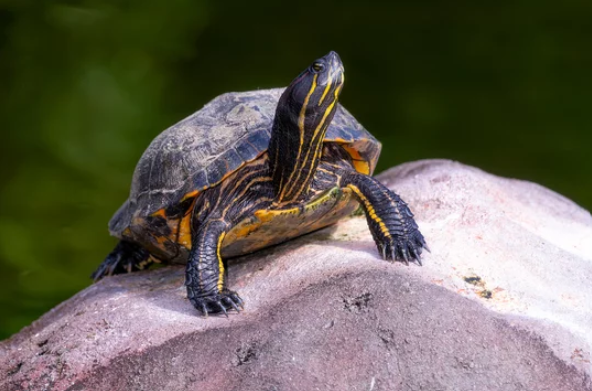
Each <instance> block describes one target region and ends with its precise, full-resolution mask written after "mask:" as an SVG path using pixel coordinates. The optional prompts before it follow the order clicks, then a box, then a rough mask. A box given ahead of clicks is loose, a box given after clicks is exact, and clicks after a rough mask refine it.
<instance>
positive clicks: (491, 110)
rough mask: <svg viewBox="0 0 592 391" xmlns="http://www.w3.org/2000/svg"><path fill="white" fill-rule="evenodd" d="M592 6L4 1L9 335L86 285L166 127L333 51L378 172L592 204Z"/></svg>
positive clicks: (2, 253)
mask: <svg viewBox="0 0 592 391" xmlns="http://www.w3.org/2000/svg"><path fill="white" fill-rule="evenodd" d="M590 15H592V3H590V2H589V1H583V0H582V1H575V0H567V1H564V2H562V3H561V5H560V6H558V4H557V3H556V2H551V1H544V0H543V1H541V0H539V1H521V2H496V3H483V2H479V3H475V2H469V1H461V2H456V3H450V2H443V1H420V2H417V1H392V2H378V1H377V2H361V1H355V2H351V1H345V2H336V1H333V2H332V1H326V2H323V3H319V4H315V3H311V2H308V3H304V5H303V6H299V5H298V4H297V3H294V2H277V1H258V2H215V1H204V0H202V1H198V0H170V1H167V2H163V1H157V0H135V1H133V0H127V1H122V0H119V1H106V0H80V1H74V0H71V1H66V0H64V1H57V0H29V1H27V0H12V1H10V0H9V1H6V0H5V1H2V2H0V59H1V61H0V86H1V88H2V94H0V116H1V119H2V125H1V128H2V134H1V135H2V142H1V143H0V167H1V168H0V170H1V172H2V179H3V180H2V182H0V203H1V208H0V267H1V269H2V272H1V273H0V290H1V294H0V308H1V311H2V312H1V316H0V338H4V337H7V336H9V335H10V334H11V333H14V332H16V331H18V330H19V329H20V328H21V327H23V326H25V325H27V324H28V323H30V322H31V321H32V320H33V319H35V318H37V317H38V316H39V315H41V314H42V313H43V312H45V311H47V310H48V309H49V308H51V307H53V306H54V305H56V304H57V303H59V302H60V301H62V300H64V299H66V298H68V297H70V296H71V295H72V294H74V293H75V292H76V291H78V290H80V289H82V288H84V287H85V286H87V285H88V284H90V280H89V278H88V276H89V275H90V273H91V272H92V271H93V270H94V268H95V267H96V266H97V265H98V264H99V263H100V262H101V261H102V259H103V258H104V256H105V254H106V253H108V252H109V251H110V250H111V248H112V246H113V245H114V244H115V240H114V239H113V238H110V237H109V236H108V234H107V230H106V223H107V221H108V220H109V218H110V217H111V214H112V213H113V212H114V211H115V210H116V209H117V208H118V206H119V205H120V204H121V202H122V201H123V200H125V198H126V196H127V194H128V191H129V183H130V179H131V175H132V172H133V168H134V166H135V163H136V162H137V160H138V158H139V157H140V155H141V153H142V151H143V150H144V148H145V147H146V146H147V145H148V143H149V142H150V140H151V139H152V138H153V137H154V136H155V135H156V134H158V133H159V132H160V131H161V130H162V129H164V128H166V127H168V126H169V125H171V124H173V123H175V122H176V121H178V120H180V119H182V118H184V117H185V116H187V115H188V114H190V113H191V112H193V111H195V110H197V109H199V108H200V107H201V106H202V105H203V104H205V103H206V102H207V101H208V100H210V99H211V98H213V97H214V96H216V95H218V94H220V93H223V92H227V91H240V90H249V89H256V88H268V87H275V86H281V85H286V84H287V83H289V82H290V81H291V79H292V78H293V77H294V76H295V75H296V74H298V72H300V70H301V69H302V68H303V67H305V66H306V65H307V64H308V63H309V62H310V61H311V60H313V59H314V58H316V57H318V56H320V55H323V54H325V53H326V52H327V51H328V50H336V51H337V52H339V54H340V55H341V57H342V59H343V61H344V63H345V67H346V75H347V78H346V87H345V90H344V93H343V95H342V96H343V98H342V103H343V104H344V105H345V106H346V107H348V109H349V110H350V111H351V112H352V113H353V114H354V115H355V116H356V117H357V118H358V119H359V120H360V121H361V122H362V123H363V124H364V125H365V126H366V128H367V129H369V130H370V131H371V132H372V133H374V134H375V135H376V136H377V137H378V138H379V139H380V140H381V141H382V142H383V144H384V149H383V156H382V158H381V161H380V164H379V170H381V169H385V168H387V167H389V166H392V165H395V164H398V163H401V162H403V161H406V160H415V159H422V158H449V159H455V160H460V161H462V162H464V163H467V164H472V165H475V166H478V167H481V168H483V169H485V170H487V171H490V172H493V173H496V174H499V175H505V176H510V177H516V178H523V179H528V180H532V181H535V182H539V183H541V184H543V185H545V186H548V187H550V188H552V189H554V190H556V191H559V192H560V193H562V194H564V195H566V196H568V197H570V198H572V199H574V200H575V201H576V202H578V203H579V204H581V205H582V206H584V207H586V208H588V209H590V208H591V207H592V186H590V181H589V178H590V174H589V173H590V171H591V170H592V160H591V159H589V155H588V153H589V149H590V145H592V133H591V132H590V129H591V125H592V118H591V112H590V102H591V101H592V78H591V77H590V74H589V72H590V71H589V70H590V69H592V51H590V48H589V45H590V42H592V24H591V23H590Z"/></svg>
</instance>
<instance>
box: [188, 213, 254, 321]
mask: <svg viewBox="0 0 592 391" xmlns="http://www.w3.org/2000/svg"><path fill="white" fill-rule="evenodd" d="M228 230H229V224H228V223H227V222H225V221H224V220H209V221H208V220H206V221H205V222H204V224H203V225H201V226H200V227H199V229H197V230H196V233H195V234H194V235H193V238H192V245H191V252H190V253H189V259H188V261H187V269H186V280H185V285H186V287H187V298H188V299H189V301H190V302H191V304H193V306H194V307H195V308H196V309H197V310H198V311H200V312H201V313H202V314H203V315H204V316H208V314H210V313H217V312H223V313H224V314H225V315H227V310H230V309H235V310H236V311H240V307H241V306H242V303H243V301H242V299H241V298H240V297H239V295H238V294H237V293H236V292H233V291H231V290H229V289H227V288H226V272H225V269H224V263H223V261H222V257H221V256H220V250H221V245H222V241H223V240H224V236H225V235H226V232H228ZM227 316H228V315H227Z"/></svg>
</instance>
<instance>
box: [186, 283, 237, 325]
mask: <svg viewBox="0 0 592 391" xmlns="http://www.w3.org/2000/svg"><path fill="white" fill-rule="evenodd" d="M187 288H188V289H187V290H188V292H187V297H188V299H189V301H190V302H191V304H193V306H194V307H195V308H196V309H197V310H198V311H199V312H201V314H202V315H203V317H204V318H207V317H208V315H209V314H217V313H222V314H224V316H226V317H227V318H228V310H232V309H234V310H235V311H236V312H240V311H241V308H242V306H243V301H242V299H241V298H240V297H239V296H238V294H237V293H236V292H233V291H223V292H220V293H217V294H214V295H212V296H205V297H197V296H196V295H193V294H192V292H191V288H190V287H189V286H188V287H187Z"/></svg>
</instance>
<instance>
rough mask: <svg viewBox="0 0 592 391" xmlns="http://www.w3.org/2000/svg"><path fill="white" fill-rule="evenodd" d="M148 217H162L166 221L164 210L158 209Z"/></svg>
mask: <svg viewBox="0 0 592 391" xmlns="http://www.w3.org/2000/svg"><path fill="white" fill-rule="evenodd" d="M150 216H152V217H158V216H160V217H163V218H165V219H166V212H165V210H164V209H159V210H157V211H156V212H154V213H152V214H151V215H150Z"/></svg>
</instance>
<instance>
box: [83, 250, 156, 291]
mask: <svg viewBox="0 0 592 391" xmlns="http://www.w3.org/2000/svg"><path fill="white" fill-rule="evenodd" d="M152 262H153V260H152V258H150V253H149V252H148V250H146V249H145V248H144V247H142V246H140V245H139V244H136V243H132V242H128V241H126V240H121V241H119V243H117V246H115V248H114V249H113V251H111V252H110V253H109V255H107V258H105V260H104V261H103V262H102V263H101V264H100V265H99V267H98V268H97V270H95V271H94V272H93V274H91V276H90V277H91V278H92V279H93V280H95V282H96V281H99V280H100V279H101V278H103V277H105V276H111V275H113V274H121V273H131V272H133V271H136V270H143V269H145V268H146V267H147V266H148V265H150V264H151V263H152Z"/></svg>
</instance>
